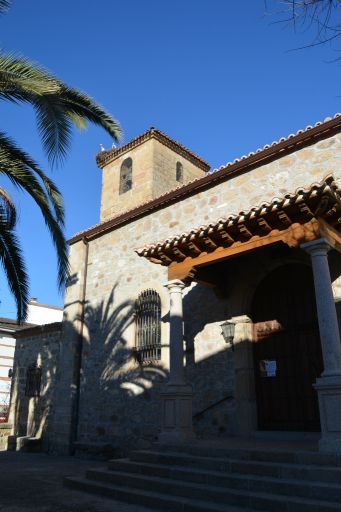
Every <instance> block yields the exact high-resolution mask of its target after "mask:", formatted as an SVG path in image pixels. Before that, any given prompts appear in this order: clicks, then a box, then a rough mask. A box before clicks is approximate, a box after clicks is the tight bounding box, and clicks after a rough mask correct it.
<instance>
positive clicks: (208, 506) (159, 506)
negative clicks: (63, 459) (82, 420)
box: [64, 477, 338, 512]
mask: <svg viewBox="0 0 341 512" xmlns="http://www.w3.org/2000/svg"><path fill="white" fill-rule="evenodd" d="M64 485H65V486H66V487H69V488H71V489H76V490H79V491H83V492H89V493H93V494H98V495H100V496H103V497H106V498H112V499H115V500H118V501H124V502H125V503H133V504H138V505H140V506H144V507H150V508H153V509H156V510H159V511H160V512H161V511H165V510H169V511H172V512H245V508H240V507H234V506H228V508H227V506H226V505H225V504H223V505H221V504H215V503H210V502H207V501H203V500H195V499H191V498H184V497H179V496H170V495H166V494H160V493H158V492H154V491H153V492H151V491H145V490H142V489H131V488H127V487H125V486H124V487H123V486H119V485H113V484H108V483H102V482H99V481H91V480H88V479H85V478H79V477H66V478H64ZM335 510H338V509H335V508H330V509H329V510H327V509H326V510H325V511H324V510H323V511H322V512H335ZM248 512H255V510H254V509H251V508H248ZM300 512H301V511H300ZM312 512H315V511H312Z"/></svg>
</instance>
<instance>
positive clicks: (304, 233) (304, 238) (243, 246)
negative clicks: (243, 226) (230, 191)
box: [168, 219, 321, 280]
mask: <svg viewBox="0 0 341 512" xmlns="http://www.w3.org/2000/svg"><path fill="white" fill-rule="evenodd" d="M320 236H321V233H320V224H319V222H318V221H317V220H316V219H312V220H311V221H309V222H307V223H305V224H298V223H296V224H292V225H291V226H290V227H289V228H287V229H284V230H278V229H275V230H272V231H271V232H270V233H269V234H268V235H266V236H258V235H257V236H254V237H252V239H251V240H248V241H246V242H235V243H234V244H232V245H231V246H229V247H225V248H223V247H219V248H218V249H216V250H215V251H214V252H211V253H208V254H207V253H206V254H201V255H200V256H197V257H195V258H192V257H189V258H186V259H185V260H184V261H182V262H181V263H175V262H173V263H171V265H170V266H169V267H168V278H169V280H171V279H188V276H189V274H190V273H191V272H193V269H198V270H199V269H200V267H201V266H206V265H210V264H212V263H217V262H219V261H224V260H226V259H228V258H231V257H232V256H236V255H237V254H242V253H244V252H247V251H253V250H255V249H259V248H261V247H266V246H267V245H270V244H274V243H277V242H283V243H285V244H286V245H288V246H289V247H299V246H300V244H301V243H303V242H308V241H311V240H314V239H315V238H319V237H320Z"/></svg>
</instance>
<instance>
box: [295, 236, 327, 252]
mask: <svg viewBox="0 0 341 512" xmlns="http://www.w3.org/2000/svg"><path fill="white" fill-rule="evenodd" d="M301 249H303V250H304V251H306V252H308V253H309V254H310V255H311V256H323V255H326V254H327V253H328V251H330V249H332V246H331V245H330V243H329V242H328V240H326V239H325V238H316V240H312V241H311V242H305V243H303V244H301Z"/></svg>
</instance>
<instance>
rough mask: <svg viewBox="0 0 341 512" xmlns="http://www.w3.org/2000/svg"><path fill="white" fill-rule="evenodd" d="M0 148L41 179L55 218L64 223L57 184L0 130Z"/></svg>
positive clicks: (61, 199) (61, 200)
mask: <svg viewBox="0 0 341 512" xmlns="http://www.w3.org/2000/svg"><path fill="white" fill-rule="evenodd" d="M0 148H2V149H3V151H5V152H6V154H7V157H8V158H11V159H13V160H14V161H18V162H21V163H22V165H23V166H25V167H27V168H29V169H31V170H32V171H34V172H35V173H36V174H37V175H38V176H39V178H40V179H41V180H42V182H43V184H44V186H45V190H46V193H47V196H48V198H49V201H50V203H51V206H52V208H53V210H54V212H55V214H56V218H57V220H58V222H59V223H60V224H61V225H64V206H63V198H62V195H61V193H60V192H59V190H58V188H57V186H56V185H55V184H54V183H53V181H52V180H50V178H48V177H47V176H46V174H45V173H44V172H43V171H42V170H41V169H40V168H39V167H38V165H37V163H36V162H35V161H34V160H33V159H32V158H31V157H30V156H29V155H28V154H27V153H26V152H25V151H23V150H22V149H21V148H19V147H18V146H17V145H16V144H15V142H14V141H13V140H12V139H10V138H9V137H8V136H7V135H5V134H4V133H3V132H0Z"/></svg>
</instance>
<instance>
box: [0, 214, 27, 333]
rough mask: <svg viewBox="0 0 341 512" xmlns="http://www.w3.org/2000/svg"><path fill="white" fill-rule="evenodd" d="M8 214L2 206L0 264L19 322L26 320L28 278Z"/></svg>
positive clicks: (0, 217)
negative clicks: (13, 300)
mask: <svg viewBox="0 0 341 512" xmlns="http://www.w3.org/2000/svg"><path fill="white" fill-rule="evenodd" d="M6 219H7V215H6V212H4V210H3V209H2V207H1V205H0V262H1V264H2V267H3V269H4V271H5V274H6V277H7V281H8V284H9V288H10V290H11V292H12V293H13V295H14V299H15V302H16V306H17V321H18V323H21V322H23V321H25V320H26V317H27V306H28V301H29V290H28V276H27V273H26V267H25V263H24V260H23V256H22V252H21V248H20V245H19V242H18V239H17V237H16V235H15V233H14V230H13V228H10V227H9V226H8V224H7V220H6Z"/></svg>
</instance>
